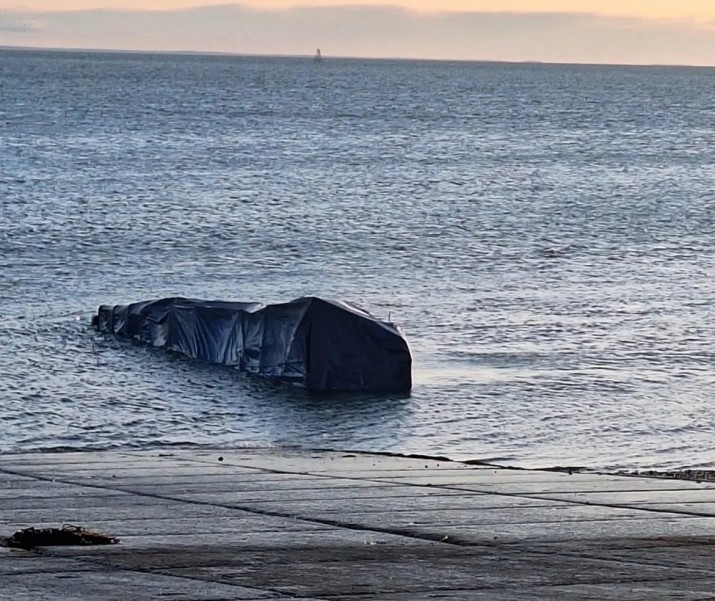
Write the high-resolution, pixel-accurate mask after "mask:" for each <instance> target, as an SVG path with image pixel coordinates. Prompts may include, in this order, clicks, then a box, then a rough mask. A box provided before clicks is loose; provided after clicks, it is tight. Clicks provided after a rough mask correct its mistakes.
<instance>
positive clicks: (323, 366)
mask: <svg viewBox="0 0 715 601" xmlns="http://www.w3.org/2000/svg"><path fill="white" fill-rule="evenodd" d="M95 324H96V327H97V329H98V330H99V331H100V332H105V333H110V334H116V335H119V336H123V337H127V338H132V339H134V340H136V341H139V342H142V343H145V344H148V345H152V346H155V347H159V348H165V349H168V350H171V351H176V352H178V353H182V354H183V355H186V356H188V357H190V358H192V359H200V360H204V361H209V362H212V363H219V364H222V365H230V366H235V367H237V368H238V369H240V370H241V371H245V372H248V373H251V374H256V375H259V376H263V377H266V378H273V379H280V380H285V381H290V382H294V383H298V384H301V385H302V386H304V387H306V388H308V389H309V390H316V391H361V392H370V391H373V392H406V391H409V390H410V388H411V387H412V357H411V355H410V349H409V347H408V345H407V341H406V340H405V338H404V336H403V335H402V333H401V332H400V331H399V329H398V328H397V327H396V326H394V325H393V324H390V323H386V322H383V321H379V320H377V319H375V318H374V317H372V316H371V315H370V314H369V313H367V312H365V311H363V310H362V309H359V308H358V307H355V306H353V305H350V304H348V303H344V302H338V301H328V300H323V299H320V298H301V299H297V300H294V301H291V302H289V303H284V304H278V305H265V306H264V305H260V304H256V303H233V302H221V301H202V300H196V299H187V298H165V299H162V300H155V301H147V302H141V303H133V304H130V305H117V306H114V307H112V306H107V305H102V306H101V307H100V308H99V312H98V315H97V317H96V319H95Z"/></svg>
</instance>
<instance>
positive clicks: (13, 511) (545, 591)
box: [0, 449, 715, 601]
mask: <svg viewBox="0 0 715 601" xmlns="http://www.w3.org/2000/svg"><path fill="white" fill-rule="evenodd" d="M219 458H220V460H219ZM714 508H715V482H709V481H703V482H699V483H697V482H691V481H687V480H673V479H657V478H638V477H631V476H614V475H599V474H593V473H573V474H567V473H558V472H547V471H526V470H511V469H506V468H497V467H493V466H485V465H466V464H460V463H454V462H448V461H439V460H430V459H420V458H408V457H405V458H402V457H391V456H379V455H368V454H356V453H340V452H327V451H326V452H312V453H311V452H304V451H289V450H248V449H247V450H240V451H230V452H229V451H216V452H209V451H174V452H171V453H157V452H126V453H121V452H100V453H57V454H31V455H5V456H3V457H0V536H10V535H11V534H12V533H13V532H15V531H16V530H19V529H21V528H25V527H29V526H35V527H50V526H51V527H58V526H60V525H62V524H63V523H72V524H76V525H81V526H84V527H87V528H91V529H93V530H98V531H100V532H103V533H105V534H108V535H111V536H117V537H119V538H121V543H120V544H119V545H111V546H92V547H44V548H41V549H35V550H31V551H24V550H16V549H8V548H0V582H1V583H2V586H0V599H13V600H15V601H25V600H36V599H50V598H51V599H53V600H67V601H74V600H79V599H82V600H84V599H89V598H102V599H103V601H113V600H124V599H137V600H143V599H147V600H148V599H164V598H166V599H172V600H179V601H191V600H194V601H199V600H201V601H224V600H225V601H228V600H234V599H238V600H244V599H245V600H250V599H256V600H258V599H269V600H279V599H292V600H302V601H307V600H322V601H336V600H348V599H349V600H352V601H368V600H374V601H412V600H415V601H417V600H423V599H427V600H429V599H442V600H444V599H454V600H462V599H465V600H466V599H495V600H501V599H514V600H536V599H576V600H596V599H631V600H640V599H643V600H648V601H651V600H656V601H657V600H659V599H683V600H688V601H690V600H701V601H704V600H706V599H711V600H715V576H712V574H713V572H714V568H715V509H714Z"/></svg>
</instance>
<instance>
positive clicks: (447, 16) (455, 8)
mask: <svg viewBox="0 0 715 601" xmlns="http://www.w3.org/2000/svg"><path fill="white" fill-rule="evenodd" d="M97 9H102V10H99V11H98V10H97ZM288 9H290V10H288ZM0 45H9V46H39V47H60V48H93V49H118V50H159V51H161V50H170V51H181V50H187V51H211V52H236V53H247V54H306V53H310V52H312V51H314V49H315V48H316V47H321V48H323V49H324V53H326V54H327V55H333V56H365V57H401V58H440V59H445V58H446V59H450V58H454V59H473V60H517V61H522V60H527V61H529V60H533V61H544V62H596V63H603V62H618V63H637V64H642V63H647V64H652V63H658V64H694V65H715V0H245V1H243V2H241V1H240V0H239V2H237V3H234V2H233V1H232V0H0Z"/></svg>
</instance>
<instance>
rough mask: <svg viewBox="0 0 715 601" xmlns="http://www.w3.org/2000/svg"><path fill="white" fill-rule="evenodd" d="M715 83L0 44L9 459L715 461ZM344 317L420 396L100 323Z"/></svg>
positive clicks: (589, 72) (0, 339) (1, 279)
mask: <svg viewBox="0 0 715 601" xmlns="http://www.w3.org/2000/svg"><path fill="white" fill-rule="evenodd" d="M714 276H715V70H707V69H687V68H682V69H675V68H628V67H620V68H619V67H575V66H538V65H496V64H459V63H427V62H421V63H420V62H390V61H357V60H356V61H348V60H326V61H325V62H324V63H323V64H322V65H314V64H313V63H312V61H310V60H300V59H272V58H236V57H210V56H194V57H191V56H170V55H165V56H151V55H121V54H115V55H111V54H104V55H102V54H84V53H75V54H72V53H66V54H63V53H43V52H10V51H3V52H0V452H12V451H24V450H39V449H57V448H63V449H64V448H71V449H104V448H148V447H152V448H153V447H160V446H170V445H202V446H215V447H216V446H221V447H228V446H241V445H256V444H257V445H291V446H301V447H336V448H340V449H368V450H378V451H398V452H420V453H428V454H441V455H448V456H450V457H455V458H471V459H475V458H478V459H490V460H494V461H498V462H502V463H508V464H517V465H525V466H552V465H583V466H590V467H601V468H606V467H607V468H614V467H654V466H658V467H682V466H688V467H695V466H701V467H705V466H711V467H712V466H715V315H714V314H713V306H714V305H713V303H714V301H715V277H714ZM308 294H310V295H321V296H328V297H337V298H343V299H347V300H350V301H353V302H355V303H357V304H359V305H361V306H363V307H364V308H366V309H368V310H369V311H371V312H372V313H374V314H375V315H377V316H379V317H384V318H387V317H388V316H389V315H390V314H391V317H392V319H393V320H394V321H397V322H398V323H400V324H401V325H402V327H403V329H404V330H405V332H406V334H407V336H408V338H409V340H410V343H411V345H412V348H413V352H414V356H415V372H414V376H415V381H416V385H415V389H414V391H413V393H412V395H411V396H410V397H407V398H396V397H371V398H364V397H363V398H346V397H333V398H330V397H319V398H315V397H311V396H310V395H308V394H306V393H301V392H296V391H293V390H286V389H283V388H281V387H275V386H272V385H269V384H265V383H261V382H257V381H254V380H246V379H245V378H243V377H241V376H240V375H239V374H237V373H235V372H234V371H233V370H230V369H221V368H218V369H216V368H211V367H208V366H201V365H194V364H191V363H189V362H188V361H185V360H180V359H177V358H171V357H168V356H166V355H164V354H163V353H160V352H157V351H153V350H147V349H143V348H138V347H135V346H132V345H129V344H125V343H118V342H115V341H110V340H105V339H103V338H102V337H100V336H98V335H96V334H95V333H93V332H91V331H90V330H89V328H88V324H89V320H90V318H91V315H92V312H93V311H94V310H95V309H96V306H97V305H99V304H100V303H121V302H127V301H136V300H142V299H148V298H155V297H160V296H163V295H186V296H195V297H210V298H219V299H228V300H242V301H261V302H277V301H284V300H289V299H292V298H295V297H298V296H302V295H308Z"/></svg>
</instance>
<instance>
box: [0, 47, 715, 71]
mask: <svg viewBox="0 0 715 601" xmlns="http://www.w3.org/2000/svg"><path fill="white" fill-rule="evenodd" d="M0 51H10V52H13V51H15V52H57V53H63V52H64V53H80V52H87V53H90V54H141V55H170V56H223V57H235V58H287V59H312V58H313V57H314V54H278V53H276V54H256V53H250V52H229V51H212V50H140V49H126V48H79V47H62V46H16V45H2V44H0ZM322 56H323V60H324V61H328V62H329V61H331V60H360V61H393V62H394V61H405V62H425V63H473V64H483V65H534V66H562V67H566V66H576V67H642V68H651V69H657V68H674V69H715V63H712V64H699V65H692V64H685V63H607V62H604V63H599V62H579V61H573V62H569V61H563V62H560V61H536V60H493V59H477V58H474V59H472V58H425V57H404V56H402V57H400V56H395V57H392V56H384V57H374V56H352V55H329V54H328V55H326V54H323V55H322Z"/></svg>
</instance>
